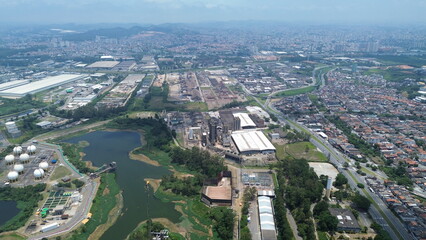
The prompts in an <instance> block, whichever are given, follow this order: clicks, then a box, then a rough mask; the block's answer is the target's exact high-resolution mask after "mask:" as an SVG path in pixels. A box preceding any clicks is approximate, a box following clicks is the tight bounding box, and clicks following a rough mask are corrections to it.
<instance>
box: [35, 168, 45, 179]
mask: <svg viewBox="0 0 426 240" xmlns="http://www.w3.org/2000/svg"><path fill="white" fill-rule="evenodd" d="M43 176H44V171H43V169H36V170H34V177H35V178H42V177H43Z"/></svg>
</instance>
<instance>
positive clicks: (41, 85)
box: [0, 74, 85, 96]
mask: <svg viewBox="0 0 426 240" xmlns="http://www.w3.org/2000/svg"><path fill="white" fill-rule="evenodd" d="M84 76H85V75H81V74H62V75H58V76H53V77H46V78H44V79H42V80H40V81H34V82H31V83H28V84H25V85H21V86H19V87H14V88H10V89H7V90H4V91H2V92H0V96H1V95H5V96H8V95H25V94H29V93H36V92H40V91H43V90H45V89H48V88H52V87H56V86H60V85H62V84H65V83H68V82H71V81H76V80H79V79H82V78H83V77H84Z"/></svg>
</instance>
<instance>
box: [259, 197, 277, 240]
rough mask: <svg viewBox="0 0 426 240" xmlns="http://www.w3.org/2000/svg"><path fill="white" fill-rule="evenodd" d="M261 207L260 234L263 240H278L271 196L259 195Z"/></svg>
mask: <svg viewBox="0 0 426 240" xmlns="http://www.w3.org/2000/svg"><path fill="white" fill-rule="evenodd" d="M257 203H258V207H259V223H260V234H261V239H262V240H277V230H276V228H275V221H274V211H273V208H272V202H271V198H270V197H266V196H259V197H258V198H257Z"/></svg>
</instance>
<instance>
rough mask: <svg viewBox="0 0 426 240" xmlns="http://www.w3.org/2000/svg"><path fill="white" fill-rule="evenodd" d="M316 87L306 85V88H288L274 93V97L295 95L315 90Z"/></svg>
mask: <svg viewBox="0 0 426 240" xmlns="http://www.w3.org/2000/svg"><path fill="white" fill-rule="evenodd" d="M315 88H316V87H315V86H309V87H304V88H298V89H292V90H287V91H283V92H280V93H278V94H276V95H274V97H289V96H295V95H299V94H303V93H308V92H312V91H313V90H315Z"/></svg>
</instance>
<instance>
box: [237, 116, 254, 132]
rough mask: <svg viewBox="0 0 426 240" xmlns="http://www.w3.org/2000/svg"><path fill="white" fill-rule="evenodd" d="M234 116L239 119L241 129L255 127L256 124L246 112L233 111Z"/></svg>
mask: <svg viewBox="0 0 426 240" xmlns="http://www.w3.org/2000/svg"><path fill="white" fill-rule="evenodd" d="M233 115H234V117H235V118H236V117H238V118H240V120H241V124H240V125H241V128H242V129H251V128H256V124H255V123H254V122H253V120H252V119H251V118H250V116H249V115H248V114H247V113H234V114H233Z"/></svg>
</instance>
